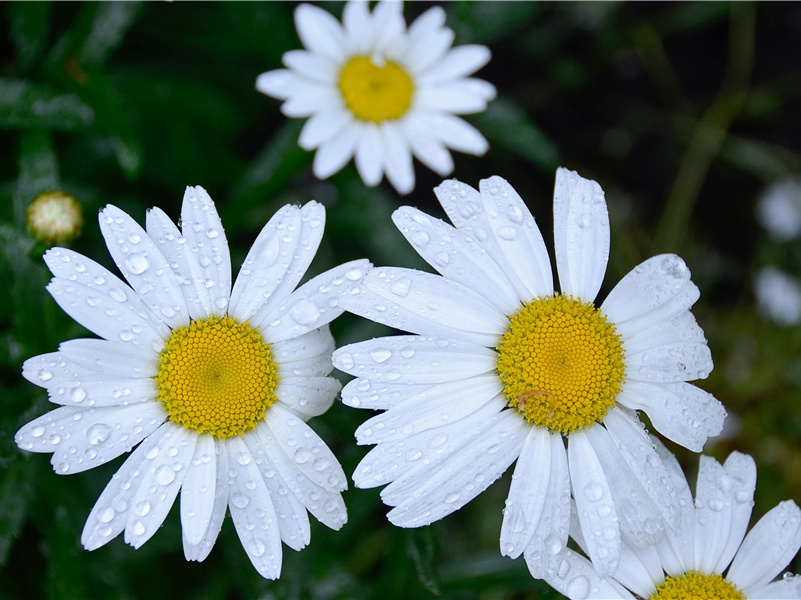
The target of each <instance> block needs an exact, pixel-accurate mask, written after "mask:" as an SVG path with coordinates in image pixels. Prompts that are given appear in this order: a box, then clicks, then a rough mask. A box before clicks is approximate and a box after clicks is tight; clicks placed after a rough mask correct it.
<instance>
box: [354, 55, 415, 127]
mask: <svg viewBox="0 0 801 600" xmlns="http://www.w3.org/2000/svg"><path fill="white" fill-rule="evenodd" d="M339 89H340V90H341V91H342V97H343V98H344V100H345V105H346V106H347V107H348V109H349V110H350V112H352V113H353V116H354V117H356V118H357V119H359V120H361V121H372V122H373V123H380V122H382V121H389V120H393V119H399V118H401V117H402V116H403V115H405V114H406V111H408V110H409V107H410V106H411V105H412V95H413V93H414V84H413V83H412V78H411V77H409V74H408V73H407V72H406V71H404V70H403V68H402V67H401V66H399V65H398V64H396V63H394V62H392V61H386V62H383V63H382V64H376V62H375V60H374V59H372V58H370V57H369V56H354V57H353V58H351V59H350V60H349V61H348V62H346V63H345V66H344V67H342V70H341V71H340V73H339Z"/></svg>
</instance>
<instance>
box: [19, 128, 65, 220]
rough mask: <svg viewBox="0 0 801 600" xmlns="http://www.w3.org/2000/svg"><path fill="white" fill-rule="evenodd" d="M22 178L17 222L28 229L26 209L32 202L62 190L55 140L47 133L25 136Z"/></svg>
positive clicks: (27, 133) (29, 133)
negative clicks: (41, 196) (37, 197)
mask: <svg viewBox="0 0 801 600" xmlns="http://www.w3.org/2000/svg"><path fill="white" fill-rule="evenodd" d="M18 164H19V175H18V176H17V186H16V188H15V189H14V220H15V221H16V223H17V224H18V225H19V226H20V227H24V226H25V210H26V209H27V207H28V204H30V203H31V201H32V200H33V199H34V198H35V197H36V196H38V195H39V194H41V193H42V192H46V191H48V190H57V189H59V188H60V187H61V183H60V180H59V174H58V160H57V158H56V152H55V149H54V148H53V140H52V139H51V138H50V135H49V134H47V133H45V132H44V131H30V132H26V133H23V134H22V136H21V138H20V148H19V163H18Z"/></svg>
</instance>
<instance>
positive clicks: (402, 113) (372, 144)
mask: <svg viewBox="0 0 801 600" xmlns="http://www.w3.org/2000/svg"><path fill="white" fill-rule="evenodd" d="M402 11H403V3H402V2H379V3H378V5H377V6H376V8H375V10H374V11H373V12H372V13H371V12H370V11H369V9H368V5H367V2H348V3H347V4H346V5H345V8H344V11H343V14H342V23H340V22H339V21H337V20H336V19H335V18H334V17H332V16H331V15H330V14H329V13H328V12H326V11H325V10H323V9H321V8H318V7H316V6H312V5H309V4H301V5H300V6H298V7H297V9H296V10H295V25H296V27H297V31H298V35H299V36H300V39H301V41H302V42H303V45H304V47H305V48H306V49H305V50H293V51H290V52H287V53H285V54H284V56H283V62H284V65H286V67H287V68H286V69H278V70H275V71H268V72H266V73H262V74H261V75H259V77H258V79H257V80H256V89H258V90H259V91H260V92H262V93H264V94H267V95H268V96H273V97H275V98H278V99H280V100H284V104H283V105H282V106H281V110H282V111H283V113H284V114H285V115H286V116H288V117H309V120H308V122H307V123H306V124H305V126H304V127H303V130H302V131H301V134H300V139H299V144H300V146H301V147H302V148H304V149H306V150H314V149H317V153H316V154H315V157H314V174H315V175H316V176H317V177H318V178H320V179H326V178H328V177H329V176H331V175H333V174H334V173H336V172H337V171H339V170H340V169H341V168H342V167H343V166H345V164H346V163H347V162H348V161H349V160H350V159H351V157H354V159H355V162H356V168H357V169H358V171H359V174H360V175H361V178H362V180H363V181H364V183H365V184H366V185H368V186H374V185H377V184H378V183H379V182H380V181H381V178H382V176H383V175H384V174H386V176H387V179H389V181H390V183H391V184H392V185H393V186H394V187H395V189H396V190H397V191H398V192H399V193H401V194H407V193H409V192H410V191H411V190H412V189H413V188H414V169H413V168H412V155H414V156H416V157H417V158H418V159H419V160H420V161H421V162H423V163H424V164H425V165H426V166H427V167H429V168H430V169H432V170H434V171H436V172H437V173H438V174H440V175H442V176H445V175H448V174H450V173H451V172H452V171H453V160H452V158H451V155H450V153H449V152H448V148H452V149H454V150H459V151H460V152H466V153H469V154H476V155H481V154H484V152H486V151H487V147H488V146H487V141H486V140H485V139H484V137H483V136H482V135H481V134H480V133H479V132H478V131H477V130H476V129H475V128H474V127H473V126H472V125H469V124H468V123H466V122H465V121H464V120H462V119H460V118H458V117H456V116H454V115H459V114H470V113H477V112H481V111H483V110H484V109H485V108H486V105H487V102H488V101H489V100H492V99H493V98H494V97H495V88H494V87H493V86H492V85H490V84H489V83H487V82H486V81H482V80H480V79H475V78H471V77H468V76H469V75H470V74H471V73H473V72H475V71H476V70H478V69H480V68H481V67H482V66H484V65H485V64H486V63H487V62H488V61H489V59H490V52H489V49H487V48H486V47H485V46H479V45H464V46H459V47H457V48H451V45H452V43H453V39H454V33H453V31H452V30H451V29H449V28H448V27H445V11H444V10H442V8H440V7H438V6H436V7H433V8H430V9H429V10H427V11H426V12H425V13H423V14H422V15H421V16H420V17H418V18H417V20H415V22H414V23H412V25H411V26H409V28H408V29H407V28H406V22H405V21H404V19H403V14H402Z"/></svg>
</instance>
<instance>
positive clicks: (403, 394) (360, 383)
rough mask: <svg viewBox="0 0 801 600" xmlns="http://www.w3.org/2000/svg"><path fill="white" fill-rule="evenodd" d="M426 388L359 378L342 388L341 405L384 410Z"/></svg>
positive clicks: (423, 385)
mask: <svg viewBox="0 0 801 600" xmlns="http://www.w3.org/2000/svg"><path fill="white" fill-rule="evenodd" d="M346 348H347V346H346ZM343 350H344V349H343ZM335 358H336V357H335ZM428 387H430V386H429V384H421V385H406V384H394V383H375V382H373V381H370V380H369V379H361V378H359V379H354V380H353V381H350V382H348V384H347V385H346V386H345V387H344V388H342V403H343V404H344V405H345V406H350V407H351V408H367V409H373V410H385V409H387V408H392V407H393V406H397V405H398V404H400V403H401V402H405V401H406V400H408V399H409V398H412V397H413V396H416V395H417V394H419V393H420V392H422V391H423V390H425V389H427V388H428Z"/></svg>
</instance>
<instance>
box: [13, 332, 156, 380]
mask: <svg viewBox="0 0 801 600" xmlns="http://www.w3.org/2000/svg"><path fill="white" fill-rule="evenodd" d="M58 351H59V352H60V353H61V355H62V356H63V357H64V358H65V359H66V360H68V361H72V362H73V363H76V364H79V365H81V366H83V367H85V368H87V369H92V370H94V371H97V372H98V373H103V374H104V375H106V376H107V377H155V375H156V373H157V372H158V355H157V354H156V353H155V352H149V351H145V350H144V349H142V348H136V347H135V346H131V345H130V344H119V343H117V342H108V341H106V340H97V339H93V338H89V339H76V340H68V341H66V342H62V343H61V344H59V347H58ZM23 369H24V367H23ZM24 374H25V373H24V370H23V375H24ZM33 383H36V382H35V381H34V382H33Z"/></svg>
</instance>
